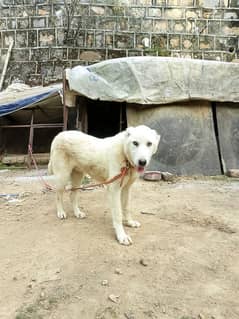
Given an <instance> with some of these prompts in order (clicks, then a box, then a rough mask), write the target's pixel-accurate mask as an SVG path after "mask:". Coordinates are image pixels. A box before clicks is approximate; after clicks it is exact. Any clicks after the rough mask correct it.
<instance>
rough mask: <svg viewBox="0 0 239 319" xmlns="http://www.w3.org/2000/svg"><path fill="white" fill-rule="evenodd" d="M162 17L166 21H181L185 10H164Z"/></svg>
mask: <svg viewBox="0 0 239 319" xmlns="http://www.w3.org/2000/svg"><path fill="white" fill-rule="evenodd" d="M164 17H165V18H168V19H182V18H184V17H185V9H175V8H168V9H164Z"/></svg>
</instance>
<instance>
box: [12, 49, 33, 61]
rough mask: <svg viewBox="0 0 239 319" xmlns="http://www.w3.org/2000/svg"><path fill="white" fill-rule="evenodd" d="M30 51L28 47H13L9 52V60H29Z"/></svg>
mask: <svg viewBox="0 0 239 319" xmlns="http://www.w3.org/2000/svg"><path fill="white" fill-rule="evenodd" d="M29 56H30V52H29V49H23V48H21V49H15V48H14V49H13V50H12V54H11V60H13V61H29Z"/></svg>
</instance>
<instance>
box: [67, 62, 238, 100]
mask: <svg viewBox="0 0 239 319" xmlns="http://www.w3.org/2000/svg"><path fill="white" fill-rule="evenodd" d="M66 78H67V80H68V83H69V88H70V90H72V91H75V92H77V93H78V94H80V95H83V96H86V97H88V98H90V99H94V100H96V99H99V100H104V101H119V102H121V101H126V102H128V103H138V104H166V103H172V102H176V101H187V100H196V99H199V100H208V101H221V102H226V101H228V102H239V63H229V62H218V61H206V60H193V59H181V58H169V57H129V58H120V59H112V60H106V61H103V62H99V63H96V64H93V65H91V66H87V67H83V66H77V67H74V68H72V69H66Z"/></svg>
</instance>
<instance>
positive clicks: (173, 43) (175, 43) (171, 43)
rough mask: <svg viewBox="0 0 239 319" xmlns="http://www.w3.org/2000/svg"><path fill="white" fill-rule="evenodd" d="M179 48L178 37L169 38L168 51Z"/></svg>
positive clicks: (179, 41)
mask: <svg viewBox="0 0 239 319" xmlns="http://www.w3.org/2000/svg"><path fill="white" fill-rule="evenodd" d="M180 48H181V38H180V36H173V35H170V36H169V49H172V50H176V49H180Z"/></svg>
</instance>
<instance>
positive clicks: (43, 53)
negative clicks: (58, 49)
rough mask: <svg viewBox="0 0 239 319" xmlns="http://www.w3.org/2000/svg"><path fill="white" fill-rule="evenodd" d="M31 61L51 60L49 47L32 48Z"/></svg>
mask: <svg viewBox="0 0 239 319" xmlns="http://www.w3.org/2000/svg"><path fill="white" fill-rule="evenodd" d="M30 60H31V61H44V60H49V48H40V49H38V48H37V49H35V48H32V49H31V55H30Z"/></svg>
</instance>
